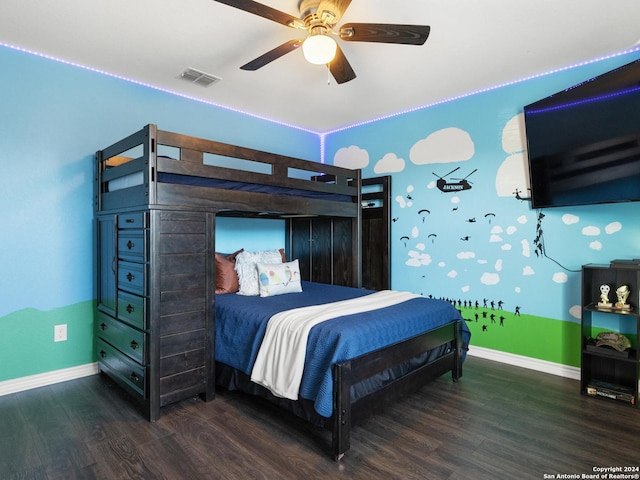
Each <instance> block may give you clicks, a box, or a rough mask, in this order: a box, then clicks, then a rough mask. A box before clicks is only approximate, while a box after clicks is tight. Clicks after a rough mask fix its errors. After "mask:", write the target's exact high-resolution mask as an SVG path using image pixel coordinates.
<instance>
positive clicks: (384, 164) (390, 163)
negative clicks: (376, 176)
mask: <svg viewBox="0 0 640 480" xmlns="http://www.w3.org/2000/svg"><path fill="white" fill-rule="evenodd" d="M404 166H405V161H404V159H403V158H398V156H397V155H396V154H395V153H387V154H386V155H385V156H384V157H382V158H381V159H380V160H378V161H377V162H376V164H375V166H374V167H373V171H374V172H376V173H396V172H401V171H403V170H404Z"/></svg>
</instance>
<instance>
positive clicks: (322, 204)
mask: <svg viewBox="0 0 640 480" xmlns="http://www.w3.org/2000/svg"><path fill="white" fill-rule="evenodd" d="M161 146H162V148H168V149H173V150H174V151H175V152H176V154H175V155H170V156H171V157H174V158H165V157H164V156H162V153H161V152H160V150H162V148H161ZM131 152H134V153H133V154H131ZM220 158H223V161H222V163H223V164H224V165H212V164H211V163H216V162H217V163H220V162H219V160H220ZM96 160H97V162H96V179H95V182H96V202H95V206H96V217H97V225H98V233H97V241H98V245H97V259H96V265H97V270H98V271H97V276H96V278H97V283H98V285H97V305H98V311H97V317H96V318H98V320H97V321H96V332H97V334H96V336H97V342H98V347H97V348H98V357H99V365H100V370H101V372H103V373H106V374H108V375H109V376H111V377H112V378H113V379H114V380H115V381H116V382H118V383H119V384H120V385H121V386H122V387H123V388H124V389H125V390H127V391H128V392H129V393H130V394H131V396H132V397H133V398H134V399H135V400H136V401H137V402H138V403H139V404H140V406H141V407H142V410H143V412H144V414H145V416H146V417H147V418H148V419H149V420H151V421H153V420H156V419H157V418H159V417H160V413H161V411H160V409H161V407H162V406H164V405H167V404H169V403H172V402H176V401H179V400H181V399H184V398H189V397H191V396H193V395H195V394H200V395H201V396H202V397H203V399H204V400H205V401H206V400H210V399H212V398H213V397H214V394H215V356H214V338H213V335H214V322H215V310H214V304H215V295H214V294H213V288H212V287H213V286H214V285H215V262H214V260H213V257H214V255H213V252H214V251H215V235H214V232H215V219H216V217H218V216H242V217H247V216H255V217H259V218H281V219H286V224H287V229H288V231H289V233H288V237H287V238H288V241H287V243H288V245H287V247H288V248H289V249H291V250H292V251H296V249H297V251H301V252H305V251H308V250H309V247H308V246H306V247H305V246H304V245H303V246H300V245H297V244H296V241H297V240H296V239H298V238H299V235H298V234H297V233H296V228H298V227H299V226H300V218H301V217H304V218H305V219H310V220H311V221H312V222H313V221H314V219H319V221H321V222H325V223H326V222H329V224H328V225H329V226H328V228H324V225H325V223H320V227H321V228H316V230H317V231H316V232H315V234H324V235H330V236H331V238H329V240H328V244H329V245H330V246H331V248H329V249H327V251H329V252H330V253H329V255H330V257H329V259H330V261H331V262H332V265H334V264H337V265H340V266H341V267H340V269H339V270H340V271H344V266H345V265H348V267H349V268H347V272H348V273H347V274H346V275H340V276H336V275H331V276H329V277H327V278H322V279H321V280H322V281H324V283H335V284H341V285H348V286H355V287H360V286H361V285H362V280H361V279H362V222H363V215H362V211H363V208H362V199H363V195H362V193H361V192H362V179H361V173H360V171H359V170H349V169H344V168H340V167H336V166H333V165H325V164H320V163H317V162H310V161H305V160H300V159H296V158H291V157H286V156H282V155H276V154H273V153H268V152H262V151H258V150H254V149H250V148H245V147H239V146H235V145H229V144H225V143H221V142H215V141H211V140H205V139H201V138H195V137H190V136H187V135H181V134H176V133H171V132H166V131H162V130H159V129H158V128H157V127H156V126H155V125H147V126H146V127H144V128H143V129H141V130H140V131H138V132H136V133H134V134H132V135H130V136H128V137H126V138H124V139H122V140H120V141H118V142H116V143H114V144H112V145H111V146H109V147H107V148H105V149H103V150H99V151H98V152H97V153H96ZM238 160H239V161H240V162H241V163H243V165H244V164H247V163H249V164H252V165H256V164H259V165H261V166H262V167H264V166H266V173H264V172H265V169H264V168H262V169H258V170H259V171H256V170H255V169H254V170H252V171H240V172H239V170H238V168H240V167H237V166H232V167H231V168H230V167H229V166H228V165H227V163H228V162H237V161H238ZM301 171H302V172H306V173H305V174H308V176H306V177H304V178H301V175H300V172H301ZM161 173H171V174H178V175H188V176H192V177H200V178H215V179H222V180H238V179H239V177H240V180H242V181H243V182H249V183H255V184H260V185H271V186H275V187H285V188H296V189H300V190H307V191H312V192H315V193H327V194H340V195H347V196H350V197H351V201H349V202H344V201H334V200H327V199H323V198H307V197H296V196H286V195H279V194H264V193H257V192H243V191H236V190H222V189H219V188H211V187H202V186H190V185H183V184H175V183H163V182H160V181H158V177H159V175H160V174H161ZM131 174H137V175H139V176H140V175H141V178H142V182H141V183H140V184H139V185H134V186H130V187H127V188H123V189H120V190H117V191H111V190H110V188H109V182H110V181H113V180H116V179H118V178H122V177H125V176H127V175H131ZM319 178H322V180H323V181H318V179H319ZM327 178H330V179H331V180H330V181H326V179H327ZM387 181H388V180H387ZM384 192H385V195H387V198H386V200H385V203H384V207H385V210H384V213H383V215H387V216H388V208H389V200H388V189H386V190H385V191H384ZM365 198H366V196H365ZM130 218H133V219H138V218H140V225H137V224H136V222H137V221H138V220H133V223H134V224H135V225H133V226H135V227H139V228H140V230H139V235H140V238H142V239H143V243H144V245H143V247H142V251H141V253H140V261H139V267H140V269H141V271H142V274H143V277H144V282H142V284H141V285H142V286H141V287H140V292H135V293H137V294H138V295H139V297H140V298H139V300H140V302H141V307H142V309H141V311H142V315H143V316H144V318H143V319H141V321H140V323H139V325H138V324H136V325H134V326H135V328H132V327H131V325H132V323H131V322H130V321H129V317H131V311H129V309H130V310H133V308H131V303H129V304H128V305H125V304H126V303H127V301H126V299H127V298H130V297H131V295H130V292H127V291H124V290H123V289H125V290H126V289H127V288H128V287H127V285H126V283H127V274H126V273H125V270H123V269H125V268H128V267H129V266H130V264H131V262H123V261H122V258H121V257H122V252H121V249H125V248H131V247H130V246H129V247H125V246H123V245H127V243H126V242H125V240H126V239H127V238H128V237H127V236H126V235H129V236H131V235H132V234H131V232H134V233H136V234H137V233H138V230H127V228H129V226H127V225H125V222H128V221H129V219H130ZM365 221H366V220H365ZM334 222H335V225H334ZM309 225H311V227H312V228H313V223H311V224H303V229H308V228H309ZM336 226H338V227H339V228H336ZM132 228H133V227H132ZM196 231H197V232H196ZM336 232H340V234H339V237H338V236H336ZM167 233H178V234H181V235H182V234H184V237H185V238H191V237H193V238H194V240H193V242H195V243H194V244H188V245H186V246H184V247H183V246H182V243H188V242H187V241H186V240H185V241H184V242H183V241H180V242H176V241H175V238H176V236H172V237H171V238H172V239H173V240H169V237H170V236H169V235H166V234H167ZM196 233H197V235H196ZM385 235H388V231H387V232H386V233H385ZM333 236H336V237H335V238H334V237H333ZM133 238H136V237H135V235H134V236H133ZM196 238H197V240H196ZM302 241H303V242H306V241H310V240H309V238H305V239H304V240H302ZM111 242H113V244H112V243H111ZM174 243H177V244H178V245H174ZM128 245H131V243H129V244H128ZM305 249H306V250H305ZM185 252H186V253H187V254H188V255H186V256H188V257H189V258H193V259H194V260H193V262H192V263H193V264H194V265H193V266H192V267H191V266H189V265H187V266H185V265H184V264H183V263H180V262H181V261H182V259H183V258H185ZM174 256H175V257H174ZM292 258H293V256H292ZM325 258H326V257H325ZM196 259H198V261H196ZM199 261H201V262H205V264H206V265H205V266H204V268H203V267H202V265H200V264H198V263H199ZM347 262H348V263H347ZM302 263H303V262H302ZM178 264H180V266H179V270H176V269H177V267H176V265H178ZM196 264H198V265H196ZM134 267H135V265H134ZM301 270H302V273H303V275H305V272H304V269H303V268H302V267H301ZM313 274H314V273H313V269H312V268H309V269H308V271H307V273H306V275H307V277H313ZM385 275H387V276H388V271H387V272H386V273H385ZM131 276H132V277H133V275H131ZM176 276H178V277H180V278H181V279H182V280H183V281H184V280H185V279H186V283H191V284H194V285H193V286H194V287H195V288H194V290H196V291H198V292H202V293H201V294H199V295H200V296H199V297H197V298H196V297H193V298H189V299H188V301H184V302H183V301H181V300H180V298H179V292H180V290H179V287H176V286H175V285H176V281H175V279H174V277H176ZM303 279H305V280H314V281H317V279H315V278H303ZM196 282H199V284H198V285H195V283H196ZM189 295H190V294H189ZM121 296H123V297H125V301H124V302H123V301H122V298H121ZM111 297H114V298H111ZM125 309H126V310H127V311H126V312H125ZM100 319H106V320H108V322H106V323H108V324H109V325H113V326H114V327H116V330H118V334H119V335H120V334H121V333H122V332H121V331H120V329H121V330H122V331H123V332H124V333H122V335H125V334H128V333H131V334H132V335H136V337H135V338H136V339H135V341H132V342H131V344H129V340H128V337H127V338H126V340H125V341H124V342H122V344H118V343H117V342H119V341H120V340H118V339H119V338H120V337H118V336H111V337H109V335H108V334H107V333H105V328H106V327H105V326H104V325H105V322H104V321H102V320H100ZM109 322H110V323H109ZM171 322H173V323H171ZM194 325H195V326H194ZM109 328H111V327H109ZM130 330H131V332H130ZM461 334H462V327H461V321H459V320H453V319H452V322H451V323H449V324H447V325H444V326H442V327H440V328H437V329H434V330H432V331H429V332H426V333H424V334H422V335H419V336H417V337H414V338H412V339H409V340H406V341H403V342H401V343H398V344H395V345H391V346H388V347H385V348H382V349H379V350H376V351H373V352H371V353H368V354H366V355H363V356H361V357H358V358H354V359H352V360H349V361H346V362H341V363H338V364H336V365H334V413H333V416H332V418H331V419H330V421H329V422H327V423H328V425H327V427H328V428H329V429H330V430H331V431H332V451H333V455H334V458H335V459H336V460H339V459H340V458H342V456H343V455H344V453H345V452H346V450H348V449H349V441H350V440H349V438H350V429H351V426H352V424H354V423H356V422H357V421H359V420H360V419H362V418H366V417H368V416H370V415H372V414H373V413H375V412H377V411H379V410H380V409H381V408H382V407H383V405H384V404H388V403H389V402H392V401H394V400H395V399H397V398H398V397H400V396H403V395H406V394H408V393H410V392H412V391H415V390H416V389H418V388H419V387H420V386H422V385H424V384H425V383H427V382H429V381H431V380H432V379H434V378H437V377H439V376H441V375H443V374H444V373H447V372H451V375H452V378H453V380H454V381H457V379H458V378H459V377H460V376H461V374H462V341H461ZM122 335H121V336H122ZM125 337H126V336H125ZM112 338H115V339H116V340H113V341H112V340H111V339H112ZM101 342H102V343H101ZM140 343H142V345H140ZM445 343H450V344H451V345H452V348H451V349H450V350H449V352H448V353H446V354H444V355H443V356H441V357H439V358H438V359H437V360H435V361H433V362H430V363H428V364H425V365H423V366H422V367H420V368H418V369H416V370H414V371H412V372H410V373H409V374H407V375H405V376H403V377H402V378H400V379H398V380H396V381H394V382H393V383H391V384H389V385H387V386H386V387H384V388H382V389H380V390H378V391H376V392H374V393H372V394H369V395H367V396H365V397H363V398H360V399H358V400H357V401H356V402H352V400H351V398H350V387H351V385H353V384H355V383H357V382H359V381H361V380H362V379H366V378H369V377H371V376H373V375H375V374H377V373H380V372H383V371H385V370H387V369H389V368H391V367H393V366H396V365H398V364H400V363H402V362H404V361H407V360H409V359H412V358H414V357H416V356H418V355H419V354H421V353H423V352H426V351H428V350H431V349H432V348H435V347H438V346H440V345H443V344H445ZM134 344H135V347H134ZM100 345H104V348H102V349H101V347H100ZM130 346H131V348H133V349H134V350H135V352H133V353H132V352H131V351H129V350H128V349H129V347H130ZM107 347H108V348H107ZM106 350H108V351H106ZM196 350H197V351H198V352H199V354H198V355H192V352H193V351H196ZM187 356H188V357H189V359H188V360H187ZM131 369H135V371H133V372H130V371H131ZM178 379H180V380H178Z"/></svg>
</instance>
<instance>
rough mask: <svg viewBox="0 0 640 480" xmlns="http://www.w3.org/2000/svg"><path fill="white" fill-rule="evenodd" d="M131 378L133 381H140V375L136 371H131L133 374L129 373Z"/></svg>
mask: <svg viewBox="0 0 640 480" xmlns="http://www.w3.org/2000/svg"><path fill="white" fill-rule="evenodd" d="M129 378H130V379H131V381H133V382H138V381H140V377H138V374H137V373H136V372H131V375H129Z"/></svg>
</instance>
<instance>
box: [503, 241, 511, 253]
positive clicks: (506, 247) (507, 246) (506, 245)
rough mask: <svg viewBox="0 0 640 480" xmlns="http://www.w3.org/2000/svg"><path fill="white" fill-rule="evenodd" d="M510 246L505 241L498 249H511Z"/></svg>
mask: <svg viewBox="0 0 640 480" xmlns="http://www.w3.org/2000/svg"><path fill="white" fill-rule="evenodd" d="M511 248H512V247H511V244H510V243H505V244H504V245H502V246H501V247H500V249H502V250H505V251H506V250H511Z"/></svg>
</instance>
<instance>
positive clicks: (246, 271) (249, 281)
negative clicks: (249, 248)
mask: <svg viewBox="0 0 640 480" xmlns="http://www.w3.org/2000/svg"><path fill="white" fill-rule="evenodd" d="M258 263H271V264H274V263H282V254H281V253H280V251H279V250H264V251H261V252H241V253H239V254H238V255H237V256H236V266H235V269H236V272H237V273H238V280H239V283H240V290H238V294H239V295H248V296H256V295H259V294H260V287H259V286H258V269H257V267H256V264H258Z"/></svg>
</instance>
